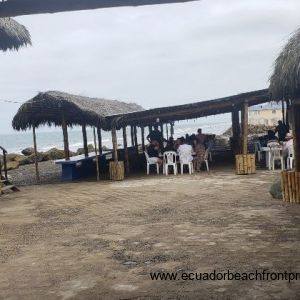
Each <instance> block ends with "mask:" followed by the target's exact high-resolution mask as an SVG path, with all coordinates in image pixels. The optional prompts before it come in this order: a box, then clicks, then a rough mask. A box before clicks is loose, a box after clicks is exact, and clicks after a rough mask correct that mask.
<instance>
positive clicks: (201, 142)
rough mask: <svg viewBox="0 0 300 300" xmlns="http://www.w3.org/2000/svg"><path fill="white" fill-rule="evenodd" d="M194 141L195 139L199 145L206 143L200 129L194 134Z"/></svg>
mask: <svg viewBox="0 0 300 300" xmlns="http://www.w3.org/2000/svg"><path fill="white" fill-rule="evenodd" d="M196 139H197V141H198V143H199V144H202V145H204V143H205V141H206V135H205V134H203V133H202V129H201V128H199V129H198V133H197V134H196Z"/></svg>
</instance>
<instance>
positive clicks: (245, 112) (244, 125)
mask: <svg viewBox="0 0 300 300" xmlns="http://www.w3.org/2000/svg"><path fill="white" fill-rule="evenodd" d="M242 134H243V136H242V141H243V144H242V151H243V155H246V154H248V102H245V103H244V105H243V107H242Z"/></svg>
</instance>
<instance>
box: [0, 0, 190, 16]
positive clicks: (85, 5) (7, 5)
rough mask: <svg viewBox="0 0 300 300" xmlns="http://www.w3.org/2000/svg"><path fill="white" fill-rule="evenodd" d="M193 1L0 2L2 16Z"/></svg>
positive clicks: (51, 0) (58, 0) (93, 0)
mask: <svg viewBox="0 0 300 300" xmlns="http://www.w3.org/2000/svg"><path fill="white" fill-rule="evenodd" d="M191 1H195V0H47V1H44V0H9V1H4V2H0V17H15V16H22V15H33V14H44V13H57V12H63V11H75V10H87V9H97V8H108V7H119V6H140V5H154V4H165V3H181V2H191Z"/></svg>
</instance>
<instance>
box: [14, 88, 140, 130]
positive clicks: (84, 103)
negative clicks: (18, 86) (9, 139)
mask: <svg viewBox="0 0 300 300" xmlns="http://www.w3.org/2000/svg"><path fill="white" fill-rule="evenodd" d="M141 110H143V108H142V107H141V106H140V105H137V104H135V103H125V102H121V101H117V100H106V99H97V98H88V97H83V96H75V95H70V94H67V93H63V92H58V91H49V92H45V93H39V94H38V95H37V96H35V97H34V98H32V99H31V100H29V101H27V102H25V103H24V104H22V106H21V107H20V108H19V110H18V112H17V114H16V115H15V117H14V118H13V122H12V126H13V128H14V129H16V130H26V129H28V128H31V127H32V126H33V125H35V126H36V127H38V126H40V125H49V126H51V125H52V124H54V125H55V126H60V125H61V124H62V115H63V114H64V116H65V119H66V122H67V124H68V125H69V126H73V125H83V124H86V125H91V126H100V127H102V128H104V129H106V127H107V124H106V120H105V117H107V116H109V115H115V114H121V113H128V112H134V111H141Z"/></svg>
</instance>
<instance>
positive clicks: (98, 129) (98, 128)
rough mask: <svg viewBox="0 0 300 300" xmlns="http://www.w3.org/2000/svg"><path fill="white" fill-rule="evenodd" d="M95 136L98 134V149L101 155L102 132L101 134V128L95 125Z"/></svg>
mask: <svg viewBox="0 0 300 300" xmlns="http://www.w3.org/2000/svg"><path fill="white" fill-rule="evenodd" d="M97 136H98V149H99V155H102V134H101V128H100V127H99V126H98V127H97Z"/></svg>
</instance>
